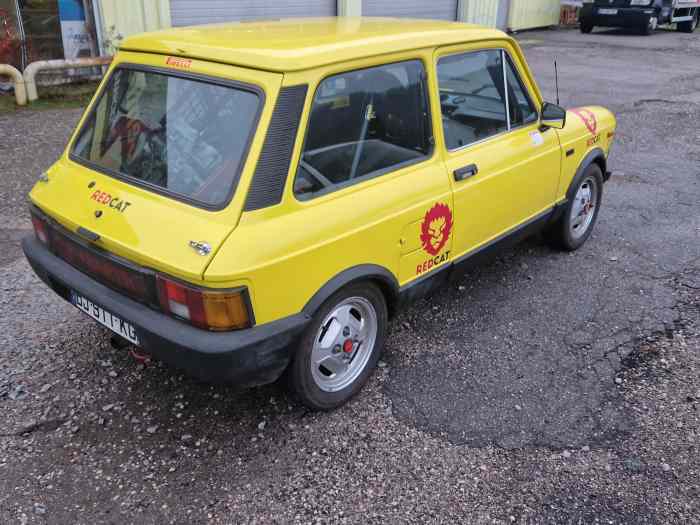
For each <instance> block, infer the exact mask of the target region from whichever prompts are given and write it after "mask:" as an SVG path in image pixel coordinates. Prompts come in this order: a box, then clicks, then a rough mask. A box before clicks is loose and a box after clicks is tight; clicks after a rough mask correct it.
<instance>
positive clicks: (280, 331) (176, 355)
mask: <svg viewBox="0 0 700 525" xmlns="http://www.w3.org/2000/svg"><path fill="white" fill-rule="evenodd" d="M22 249H23V250H24V254H25V255H26V257H27V260H28V261H29V263H30V264H31V266H32V268H33V269H34V271H35V272H36V274H37V275H38V276H39V277H40V278H41V280H42V281H44V282H45V283H46V284H47V285H49V286H50V287H51V288H52V289H53V290H54V291H55V292H56V293H57V294H58V295H60V296H61V297H63V298H64V299H66V300H68V301H70V291H71V290H74V291H76V292H78V293H79V294H80V295H83V296H85V297H87V298H88V299H90V300H91V301H93V302H94V303H95V304H97V305H99V306H101V307H103V308H104V309H105V310H107V311H108V312H110V313H113V314H115V315H117V316H118V317H120V318H122V319H123V320H124V321H128V322H129V323H131V324H133V325H134V327H135V330H136V335H137V336H138V340H139V342H140V346H141V347H142V348H143V349H144V350H145V351H146V352H148V353H150V354H152V355H153V356H154V357H156V358H158V359H160V360H162V361H164V362H165V363H168V364H170V365H172V366H174V367H176V368H180V369H182V370H184V371H185V372H186V373H188V374H189V375H192V376H194V377H196V378H197V379H200V380H202V381H206V382H213V383H232V384H236V385H239V386H243V387H248V386H255V385H262V384H266V383H271V382H273V381H275V380H276V379H277V378H278V377H279V376H280V375H281V374H282V372H284V369H285V368H286V367H287V365H288V364H289V359H290V347H291V346H292V345H293V344H294V343H295V342H296V341H297V339H298V336H299V335H300V334H301V332H302V331H303V329H304V328H305V327H306V325H307V324H308V322H309V321H310V318H309V317H308V316H307V315H305V314H297V315H294V316H291V317H286V318H284V319H280V320H278V321H273V322H271V323H267V324H264V325H260V326H255V327H253V328H249V329H247V330H239V331H235V332H207V331H205V330H200V329H198V328H194V327H192V326H189V325H187V324H185V323H183V322H181V321H178V320H176V319H173V318H171V317H168V316H166V315H164V314H163V313H161V312H157V311H155V310H152V309H151V308H149V307H147V306H145V305H143V304H141V303H138V302H136V301H133V300H132V299H129V298H128V297H125V296H123V295H121V294H119V293H117V292H115V291H114V290H112V289H110V288H107V287H106V286H104V285H102V284H100V283H98V282H97V281H95V280H94V279H92V278H90V277H88V276H87V275H85V274H84V273H82V272H80V271H78V270H76V269H75V268H73V267H72V266H70V265H69V264H67V263H66V262H64V261H63V260H61V259H59V258H58V257H56V256H55V255H53V254H52V253H51V252H50V251H49V250H47V249H46V248H45V247H44V245H42V244H41V243H40V242H39V241H37V240H36V239H35V237H34V236H33V235H32V236H28V237H25V238H24V239H23V241H22Z"/></svg>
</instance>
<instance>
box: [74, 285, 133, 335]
mask: <svg viewBox="0 0 700 525" xmlns="http://www.w3.org/2000/svg"><path fill="white" fill-rule="evenodd" d="M71 302H72V303H73V305H75V306H76V308H78V309H79V310H82V311H83V312H85V313H86V314H88V315H89V316H90V317H92V318H93V319H94V320H95V321H97V322H98V323H100V324H101V325H103V326H106V327H107V328H109V329H110V330H112V331H113V332H114V333H116V334H118V335H120V336H122V337H123V338H124V339H126V340H127V341H131V342H132V343H134V344H135V345H137V344H139V338H138V336H137V335H136V330H134V326H133V325H132V324H131V323H127V322H126V321H124V320H123V319H120V318H119V317H117V316H116V315H114V314H111V313H109V312H108V311H107V310H105V309H104V308H102V307H101V306H97V305H96V304H95V303H93V302H92V301H91V300H90V299H86V298H85V297H83V296H82V295H78V294H77V293H75V292H73V291H71Z"/></svg>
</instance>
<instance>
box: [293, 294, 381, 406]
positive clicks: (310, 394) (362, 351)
mask: <svg viewBox="0 0 700 525" xmlns="http://www.w3.org/2000/svg"><path fill="white" fill-rule="evenodd" d="M388 319H389V314H388V310H387V304H386V300H385V298H384V295H383V294H382V292H381V291H380V290H379V288H377V286H375V285H374V284H372V283H369V282H362V283H356V284H350V285H348V286H346V287H345V288H343V289H341V290H339V291H338V292H336V293H335V294H333V295H332V296H331V297H330V298H329V299H328V300H327V301H326V302H325V303H323V305H321V307H320V308H319V309H318V311H317V312H316V314H315V315H314V317H313V319H312V321H311V324H310V325H309V327H308V328H307V329H306V331H305V332H304V334H303V335H302V337H301V341H300V343H299V347H298V348H297V351H296V353H295V355H294V358H293V361H292V363H291V364H290V366H289V369H288V370H287V380H288V382H289V387H290V389H291V390H292V391H293V392H294V393H295V394H296V395H297V397H298V398H299V400H300V401H301V402H302V403H304V404H305V405H306V406H307V407H309V408H311V409H312V410H332V409H334V408H337V407H339V406H341V405H343V404H345V403H346V402H347V401H348V400H349V399H350V398H352V397H353V396H354V395H355V394H357V392H359V391H360V389H361V388H362V386H363V385H364V384H365V382H366V381H367V379H368V378H369V376H370V374H371V373H372V371H373V369H374V368H375V367H376V365H377V361H379V357H380V356H381V353H382V350H383V348H384V341H385V340H386V333H387V326H388V322H389V321H388ZM348 342H349V343H348Z"/></svg>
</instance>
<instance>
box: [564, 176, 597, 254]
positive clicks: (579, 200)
mask: <svg viewBox="0 0 700 525" xmlns="http://www.w3.org/2000/svg"><path fill="white" fill-rule="evenodd" d="M598 193H599V192H598V182H597V181H596V179H595V178H594V177H591V176H588V177H586V178H585V179H583V182H581V185H580V186H579V187H578V191H576V196H575V197H574V202H573V205H572V206H571V216H570V218H569V232H570V234H571V238H572V239H574V240H578V239H580V238H581V237H583V236H584V235H585V234H586V232H587V231H588V229H589V228H590V227H591V223H592V222H593V217H595V208H596V206H597V205H598Z"/></svg>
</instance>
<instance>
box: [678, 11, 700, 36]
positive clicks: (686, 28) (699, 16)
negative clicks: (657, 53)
mask: <svg viewBox="0 0 700 525" xmlns="http://www.w3.org/2000/svg"><path fill="white" fill-rule="evenodd" d="M698 23H700V8H698V12H697V13H695V16H694V17H693V19H692V20H689V21H687V22H679V23H678V26H677V29H678V31H680V32H681V33H692V32H693V31H695V30H696V29H697V28H698Z"/></svg>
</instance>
